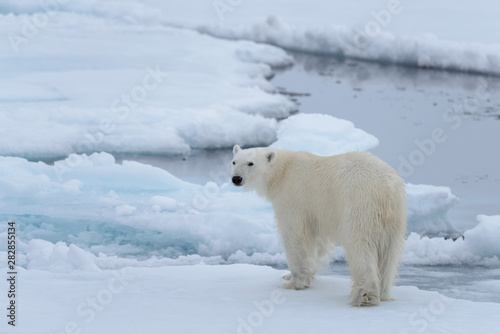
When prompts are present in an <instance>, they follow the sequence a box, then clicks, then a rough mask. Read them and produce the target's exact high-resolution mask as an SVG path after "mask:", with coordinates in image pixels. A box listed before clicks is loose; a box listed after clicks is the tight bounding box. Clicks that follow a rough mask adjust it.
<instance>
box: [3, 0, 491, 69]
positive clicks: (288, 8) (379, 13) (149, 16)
mask: <svg viewBox="0 0 500 334" xmlns="http://www.w3.org/2000/svg"><path fill="white" fill-rule="evenodd" d="M184 4H185V5H184V6H179V5H178V3H177V2H175V1H157V0H146V1H143V2H142V3H137V2H136V1H133V0H128V1H122V2H120V3H119V5H118V3H117V2H116V1H114V0H110V1H105V2H83V1H82V2H75V1H73V2H71V3H66V4H64V5H61V6H60V9H61V10H64V11H69V12H76V13H87V14H94V15H99V16H102V17H108V18H111V19H114V20H120V21H124V22H126V23H129V24H144V25H148V26H154V25H168V26H177V27H185V28H191V29H195V30H198V31H201V32H203V33H208V34H211V35H214V36H218V37H223V38H229V39H249V40H254V41H258V42H265V43H269V44H273V45H277V46H280V47H284V48H287V49H291V50H299V51H305V52H309V53H311V52H312V53H318V54H325V55H334V56H337V57H351V58H357V59H365V60H370V61H376V62H381V63H396V64H403V65H409V66H418V67H431V68H439V69H446V70H454V71H468V72H479V73H495V74H500V45H499V44H498V39H497V35H496V34H495V31H497V30H498V28H499V25H498V20H497V18H498V15H499V14H500V11H499V8H498V6H497V3H496V2H495V1H494V0H488V1H484V2H483V3H482V4H481V7H480V8H476V7H474V6H471V5H470V2H467V1H465V0H462V1H456V2H454V4H453V6H449V4H447V3H446V2H441V3H438V4H435V3H430V2H412V1H397V0H396V1H389V2H386V1H375V2H374V1H367V0H356V1H350V2H348V3H346V2H344V1H329V2H328V3H325V2H324V1H321V0H312V1H308V2H307V3H301V2H297V3H290V2H289V1H286V0H277V1H273V2H272V3H269V2H268V1H264V0H255V1H250V2H246V1H223V0H217V1H202V0H188V1H185V2H184ZM4 8H5V9H4V11H7V12H8V11H13V12H15V13H32V12H42V13H43V12H47V9H46V8H44V7H43V6H40V5H39V4H38V2H37V1H35V0H31V1H24V2H23V4H18V3H16V2H14V1H9V2H7V3H6V4H5V5H4ZM442 13H446V15H447V23H446V24H443V22H442ZM471 17H474V18H480V20H481V24H480V25H478V24H473V22H474V21H472V20H471ZM422 22H425V24H422Z"/></svg>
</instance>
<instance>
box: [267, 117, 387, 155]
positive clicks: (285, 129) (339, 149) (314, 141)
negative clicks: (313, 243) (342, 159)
mask: <svg viewBox="0 0 500 334" xmlns="http://www.w3.org/2000/svg"><path fill="white" fill-rule="evenodd" d="M277 137H278V141H277V142H275V143H273V144H272V145H271V147H274V148H278V149H289V150H294V151H307V152H311V153H314V154H318V155H323V156H327V155H334V154H341V153H346V152H349V151H365V150H369V149H371V148H373V147H375V146H377V145H378V139H377V138H376V137H374V136H372V135H370V134H368V133H366V132H364V131H363V130H361V129H357V128H356V127H354V124H353V123H352V122H349V121H346V120H343V119H338V118H335V117H332V116H329V115H322V114H299V115H295V116H291V117H289V118H287V119H285V120H283V121H281V122H280V124H279V127H278V131H277Z"/></svg>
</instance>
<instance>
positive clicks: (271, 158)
mask: <svg viewBox="0 0 500 334" xmlns="http://www.w3.org/2000/svg"><path fill="white" fill-rule="evenodd" d="M266 159H267V162H268V163H270V164H272V163H273V162H274V159H276V152H274V151H271V152H267V154H266Z"/></svg>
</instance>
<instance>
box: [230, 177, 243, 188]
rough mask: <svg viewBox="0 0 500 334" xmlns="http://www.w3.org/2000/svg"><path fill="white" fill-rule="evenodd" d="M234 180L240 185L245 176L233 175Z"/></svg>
mask: <svg viewBox="0 0 500 334" xmlns="http://www.w3.org/2000/svg"><path fill="white" fill-rule="evenodd" d="M232 181H233V183H234V185H236V186H239V185H240V184H241V181H243V178H242V177H241V176H233V178H232Z"/></svg>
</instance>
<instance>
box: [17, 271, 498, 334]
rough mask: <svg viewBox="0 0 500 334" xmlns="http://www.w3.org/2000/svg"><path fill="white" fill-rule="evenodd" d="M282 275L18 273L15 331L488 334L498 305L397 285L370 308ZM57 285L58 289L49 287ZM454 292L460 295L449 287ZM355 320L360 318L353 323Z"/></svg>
mask: <svg viewBox="0 0 500 334" xmlns="http://www.w3.org/2000/svg"><path fill="white" fill-rule="evenodd" d="M285 273H286V271H282V270H275V269H272V268H270V267H265V266H253V265H245V264H237V265H228V266H209V265H195V266H173V267H172V266H170V267H162V268H125V269H122V270H116V271H102V272H73V273H70V274H58V273H49V272H43V271H39V270H20V273H19V277H20V278H21V279H22V281H20V285H19V288H20V289H22V290H21V291H22V294H20V296H19V305H22V307H23V310H24V311H23V313H22V317H20V318H19V321H18V325H17V326H16V327H17V328H16V331H19V332H22V333H61V332H65V331H66V333H72V332H73V333H76V332H78V330H80V331H81V332H82V333H96V334H98V333H109V332H115V333H138V332H143V333H145V332H147V333H165V332H168V333H257V332H258V333H277V332H280V331H282V330H283V329H284V328H287V331H288V332H290V333H306V332H314V333H327V332H328V333H330V332H332V331H338V332H343V333H360V332H364V331H366V326H367V325H368V324H369V326H370V331H371V332H373V333H420V332H424V331H425V332H426V333H473V332H476V331H477V332H491V330H492V329H493V328H496V327H497V326H498V317H497V315H498V312H500V305H498V304H494V303H480V302H470V301H465V300H459V299H453V298H448V297H444V296H442V295H440V294H438V293H436V292H429V291H422V290H418V289H417V288H415V287H408V286H403V287H396V288H395V289H394V291H393V296H394V298H395V299H396V300H395V301H390V302H383V303H382V304H381V305H380V306H379V307H376V308H365V309H359V308H354V307H352V306H350V305H349V304H348V301H349V289H350V282H349V279H347V278H340V277H331V276H330V277H328V276H319V277H317V278H316V279H315V280H314V281H313V283H312V288H311V289H308V290H305V291H290V290H283V289H279V288H277V286H278V285H280V284H282V282H283V281H282V279H281V276H283V275H284V274H285ZM54 291H57V293H54ZM456 293H457V294H458V291H456ZM360 319H362V321H360Z"/></svg>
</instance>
